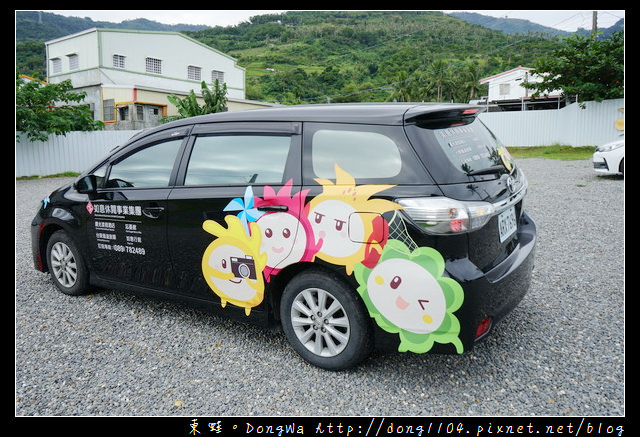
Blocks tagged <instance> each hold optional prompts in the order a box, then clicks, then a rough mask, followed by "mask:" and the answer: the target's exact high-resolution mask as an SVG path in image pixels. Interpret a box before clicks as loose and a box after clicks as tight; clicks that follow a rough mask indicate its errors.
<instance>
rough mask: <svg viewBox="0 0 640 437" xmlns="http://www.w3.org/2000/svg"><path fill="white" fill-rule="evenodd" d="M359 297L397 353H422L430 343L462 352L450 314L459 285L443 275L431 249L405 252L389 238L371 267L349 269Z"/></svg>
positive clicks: (457, 324)
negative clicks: (394, 339)
mask: <svg viewBox="0 0 640 437" xmlns="http://www.w3.org/2000/svg"><path fill="white" fill-rule="evenodd" d="M354 273H355V278H356V280H357V281H358V284H359V287H358V293H360V295H361V296H362V299H363V300H364V303H365V305H366V306H367V309H368V310H369V314H370V315H371V317H373V318H374V319H375V321H376V323H377V324H378V325H379V326H380V327H381V328H382V329H384V330H385V331H387V332H390V333H393V334H395V333H397V334H399V336H400V346H399V347H398V350H399V351H400V352H407V351H411V352H416V353H425V352H428V351H429V350H431V348H432V347H433V344H434V342H438V343H452V344H453V345H454V346H455V348H456V352H458V353H459V354H461V353H462V352H463V346H462V342H461V341H460V338H459V337H458V336H459V334H460V322H459V321H458V319H457V317H456V316H455V315H454V314H453V313H454V312H455V311H456V310H458V309H459V308H460V306H461V305H462V302H463V300H464V292H463V290H462V286H461V285H460V284H459V283H458V282H457V281H455V280H454V279H452V278H448V277H443V276H442V274H443V273H444V259H443V258H442V255H440V253H439V252H438V251H436V250H435V249H433V248H430V247H419V248H417V249H415V250H414V251H410V250H409V249H408V248H407V246H405V245H404V243H402V242H401V241H398V240H389V241H388V242H387V244H386V246H385V247H384V249H383V251H382V255H381V257H380V260H379V262H378V263H377V264H376V265H375V266H374V267H372V268H368V267H366V266H364V265H363V264H359V265H356V266H355V268H354Z"/></svg>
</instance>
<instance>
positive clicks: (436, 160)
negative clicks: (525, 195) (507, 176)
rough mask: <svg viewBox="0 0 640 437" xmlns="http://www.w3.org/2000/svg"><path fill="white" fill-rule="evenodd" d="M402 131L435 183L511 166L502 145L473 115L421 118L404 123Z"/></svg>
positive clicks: (463, 179)
mask: <svg viewBox="0 0 640 437" xmlns="http://www.w3.org/2000/svg"><path fill="white" fill-rule="evenodd" d="M406 131H407V135H408V136H409V138H410V139H411V143H412V144H413V146H414V147H415V149H416V152H417V153H418V155H419V156H420V158H421V159H422V161H423V163H424V164H425V166H426V167H427V169H428V170H429V172H430V173H431V175H432V176H433V178H434V179H435V180H436V181H437V182H438V183H457V182H468V181H469V178H470V177H471V176H480V175H486V176H487V177H495V176H496V175H500V174H501V173H504V172H508V171H509V170H510V169H511V164H510V158H509V154H508V152H507V150H506V148H505V147H504V146H503V145H502V144H501V143H500V141H499V140H498V139H497V138H496V137H495V135H493V133H492V132H491V131H490V130H489V129H488V128H487V127H486V126H485V125H484V124H483V123H482V122H481V121H480V120H479V119H478V118H476V117H469V118H464V119H461V118H458V119H451V120H446V119H445V120H442V119H440V120H430V121H422V122H418V123H415V124H411V125H408V126H406Z"/></svg>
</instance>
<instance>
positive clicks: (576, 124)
mask: <svg viewBox="0 0 640 437" xmlns="http://www.w3.org/2000/svg"><path fill="white" fill-rule="evenodd" d="M622 117H624V99H614V100H605V101H603V102H600V103H597V102H587V103H586V108H585V109H581V108H580V106H579V105H577V104H575V103H574V104H572V105H569V106H566V107H565V108H562V109H557V110H555V109H549V110H539V111H513V112H486V113H483V114H481V115H480V118H481V120H482V121H483V122H484V123H485V124H486V125H487V126H488V127H489V128H490V129H491V130H492V131H493V132H494V133H495V134H496V135H497V136H498V138H500V140H501V141H502V143H503V144H504V145H506V146H549V145H553V144H562V145H570V146H574V147H577V146H596V145H600V144H604V143H608V142H610V141H614V140H616V139H617V138H619V136H620V134H621V133H622V131H620V130H618V129H616V120H618V119H620V118H622ZM136 132H138V131H117V130H110V131H94V132H70V133H68V134H67V135H66V136H61V135H59V136H55V135H51V136H50V137H49V141H45V142H41V141H36V142H30V141H29V140H28V139H27V138H26V137H23V138H21V141H20V142H18V141H16V177H19V176H46V175H51V174H58V173H64V172H68V171H72V172H78V173H79V172H81V171H83V170H85V169H87V168H88V167H89V166H91V165H92V164H94V163H96V162H97V161H98V160H100V159H101V158H102V157H104V156H105V155H106V154H107V152H109V150H111V149H112V148H114V147H115V146H118V145H120V144H122V143H124V142H125V141H127V140H128V139H129V138H130V137H131V136H132V135H133V134H135V133H136Z"/></svg>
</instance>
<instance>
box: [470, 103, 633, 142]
mask: <svg viewBox="0 0 640 437" xmlns="http://www.w3.org/2000/svg"><path fill="white" fill-rule="evenodd" d="M621 109H622V111H621ZM623 110H624V99H612V100H605V101H602V102H586V107H585V109H582V108H581V107H580V105H579V104H577V103H573V104H571V105H568V106H565V107H564V108H561V109H557V110H556V109H548V110H539V111H504V112H485V113H482V114H480V120H482V121H483V122H484V123H485V124H486V125H487V127H489V129H491V130H492V131H493V133H494V134H496V136H497V137H498V138H499V139H500V141H502V143H503V144H504V145H505V146H551V145H553V144H562V145H569V146H573V147H578V146H598V145H601V144H605V143H608V142H610V141H614V140H616V139H618V138H619V137H620V134H621V131H619V130H617V129H616V127H615V122H616V120H617V119H618V118H621V117H624V112H623Z"/></svg>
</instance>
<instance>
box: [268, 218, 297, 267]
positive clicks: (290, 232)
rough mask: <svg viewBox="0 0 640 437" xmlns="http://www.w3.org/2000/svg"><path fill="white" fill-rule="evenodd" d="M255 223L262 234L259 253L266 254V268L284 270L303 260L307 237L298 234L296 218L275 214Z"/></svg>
mask: <svg viewBox="0 0 640 437" xmlns="http://www.w3.org/2000/svg"><path fill="white" fill-rule="evenodd" d="M257 223H258V226H259V228H260V232H261V233H262V243H261V245H260V251H261V252H264V253H266V254H267V266H268V267H279V268H284V267H286V266H288V265H290V264H293V263H295V262H298V261H300V260H301V259H302V258H303V256H304V254H305V251H306V247H307V237H306V234H305V233H304V232H298V225H299V222H298V219H297V218H295V217H294V216H293V215H291V214H289V213H285V212H277V213H272V214H266V215H263V216H262V217H261V218H260V219H259V220H258V222H257Z"/></svg>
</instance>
